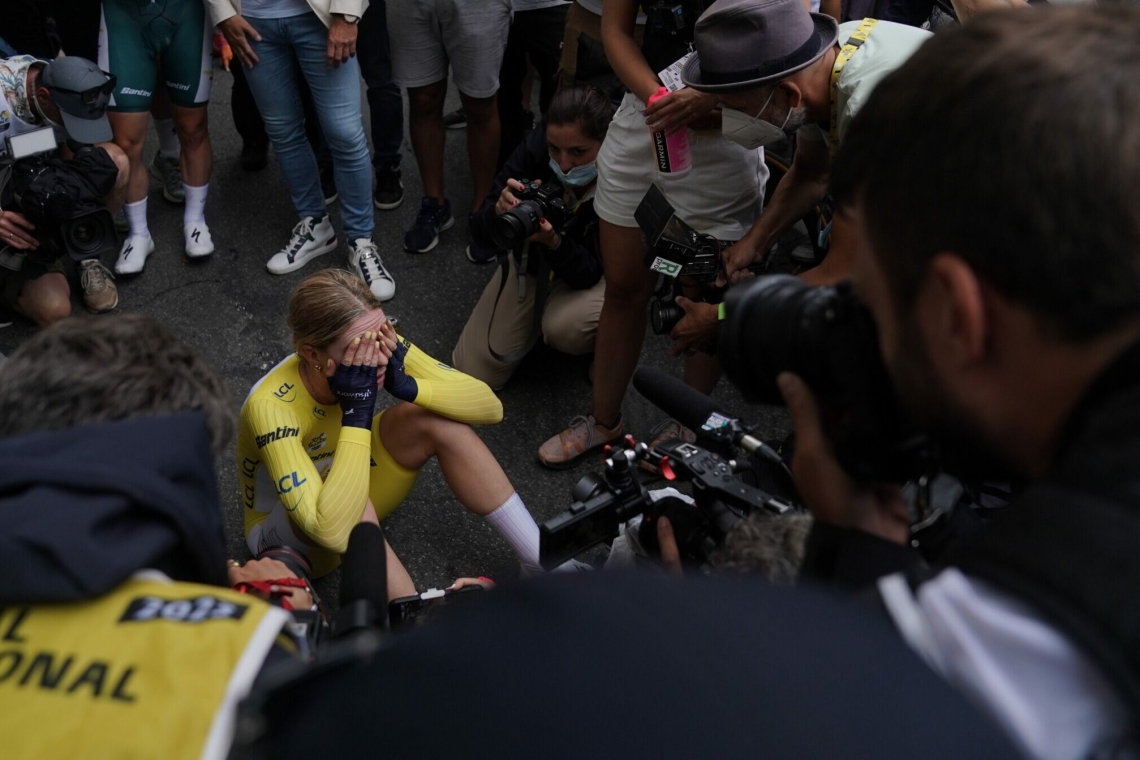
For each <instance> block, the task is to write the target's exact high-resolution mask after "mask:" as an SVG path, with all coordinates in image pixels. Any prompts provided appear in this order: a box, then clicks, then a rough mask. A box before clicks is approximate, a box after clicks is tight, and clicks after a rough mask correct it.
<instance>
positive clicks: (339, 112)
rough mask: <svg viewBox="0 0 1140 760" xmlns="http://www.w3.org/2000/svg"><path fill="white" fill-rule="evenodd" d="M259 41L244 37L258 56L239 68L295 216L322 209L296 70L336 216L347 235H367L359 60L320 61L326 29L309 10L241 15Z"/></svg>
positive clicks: (368, 179) (368, 182)
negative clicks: (330, 179)
mask: <svg viewBox="0 0 1140 760" xmlns="http://www.w3.org/2000/svg"><path fill="white" fill-rule="evenodd" d="M246 21H248V22H249V24H250V26H252V27H253V28H254V29H255V30H257V33H258V34H259V35H261V40H260V41H257V40H253V39H250V45H251V46H252V48H253V52H254V53H256V54H257V57H258V58H259V59H260V60H259V62H258V63H257V64H256V65H254V67H253V68H252V69H247V70H246V71H245V75H246V81H247V82H248V83H249V89H250V91H251V92H253V97H254V100H256V101H257V109H258V110H259V111H260V112H261V118H262V119H263V120H264V121H265V131H266V132H267V133H268V134H269V139H270V141H271V142H272V143H273V151H274V153H275V154H276V155H277V162H278V164H280V166H281V173H282V175H284V177H285V184H286V185H287V186H288V188H289V195H290V196H291V197H292V199H293V207H294V208H295V209H296V211H297V215H298V216H299V217H301V218H304V217H307V216H311V217H314V218H319V217H321V216H323V215H324V213H325V198H324V194H323V193H322V192H321V181H320V174H319V171H318V167H317V159H316V156H314V155H313V150H312V148H310V147H309V143H308V141H307V140H306V139H305V118H304V115H303V111H302V108H301V96H300V94H299V93H300V82H299V81H298V74H297V68H296V67H295V66H294V61H296V63H297V64H298V65H299V67H300V69H299V70H300V75H301V76H303V77H304V79H305V82H306V83H308V85H309V91H310V92H311V93H312V95H313V106H314V108H315V110H316V112H317V118H318V119H319V121H320V124H321V131H322V132H323V133H324V136H325V142H326V143H327V144H328V148H329V152H330V153H331V154H332V159H333V168H334V171H335V176H336V187H337V190H338V191H339V193H340V208H341V217H342V219H343V220H344V232H345V235H346V236H347V237H348V239H349V240H356V239H358V238H371V237H372V228H373V217H372V164H371V162H370V161H369V158H368V143H367V141H366V140H365V138H364V125H363V123H362V122H361V119H360V106H361V104H360V67H359V65H358V64H357V61H356V59H355V58H350V59H348V61H346V62H345V63H342V64H341V65H340V66H339V67H338V68H330V67H329V66H328V65H327V63H326V54H327V50H328V29H327V28H326V27H325V25H324V24H322V23H321V20H320V19H319V18H317V16H316V14H314V13H304V14H301V15H299V16H290V17H288V18H276V19H265V18H246Z"/></svg>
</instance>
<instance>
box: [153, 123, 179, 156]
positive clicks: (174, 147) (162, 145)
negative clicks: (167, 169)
mask: <svg viewBox="0 0 1140 760" xmlns="http://www.w3.org/2000/svg"><path fill="white" fill-rule="evenodd" d="M154 130H155V131H156V132H158V152H159V153H161V154H162V155H163V156H164V157H166V158H178V155H179V154H180V153H181V152H182V146H181V145H179V143H178V133H177V132H175V131H174V119H155V120H154Z"/></svg>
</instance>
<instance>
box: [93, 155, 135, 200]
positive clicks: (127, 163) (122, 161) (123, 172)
mask: <svg viewBox="0 0 1140 760" xmlns="http://www.w3.org/2000/svg"><path fill="white" fill-rule="evenodd" d="M98 147H100V148H102V149H103V152H105V153H106V154H107V156H108V157H110V159H111V160H112V161H114V162H115V169H116V170H117V171H118V174H117V175H116V177H115V188H116V189H119V190H121V189H123V188H125V187H126V186H127V182H128V181H130V178H131V160H130V159H129V158H127V154H126V153H124V152H123V149H122V148H120V147H119V146H118V145H115V143H99V146H98Z"/></svg>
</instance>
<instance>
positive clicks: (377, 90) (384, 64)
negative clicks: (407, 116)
mask: <svg viewBox="0 0 1140 760" xmlns="http://www.w3.org/2000/svg"><path fill="white" fill-rule="evenodd" d="M356 53H357V59H358V60H359V61H360V71H361V72H362V73H363V74H364V83H365V84H366V85H368V110H369V112H370V114H371V120H372V154H373V155H372V165H373V166H374V167H376V169H378V170H379V169H388V170H392V169H399V168H400V155H401V151H400V149H401V147H402V145H403V142H404V99H403V97H401V96H400V87H399V86H398V85H397V84H396V83H395V82H393V81H392V55H391V50H390V47H389V43H388V18H387V11H386V9H385V7H384V0H372V2H370V3H369V4H368V10H366V11H365V12H364V15H363V16H362V17H361V19H360V32H359V33H358V35H357V39H356Z"/></svg>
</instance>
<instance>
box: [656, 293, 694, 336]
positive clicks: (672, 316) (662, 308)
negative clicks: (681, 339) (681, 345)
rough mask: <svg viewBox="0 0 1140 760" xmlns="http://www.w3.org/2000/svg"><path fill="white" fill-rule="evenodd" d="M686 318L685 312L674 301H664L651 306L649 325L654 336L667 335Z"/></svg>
mask: <svg viewBox="0 0 1140 760" xmlns="http://www.w3.org/2000/svg"><path fill="white" fill-rule="evenodd" d="M684 316H685V310H684V309H682V308H681V307H680V306H678V305H677V304H675V303H673V302H672V301H666V300H664V299H662V300H660V301H654V302H653V303H651V304H649V323H650V324H651V325H652V326H653V334H654V335H666V334H667V333H669V332H670V331H672V329H673V328H674V327H676V326H677V323H678V322H680V321H681V318H682V317H684Z"/></svg>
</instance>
